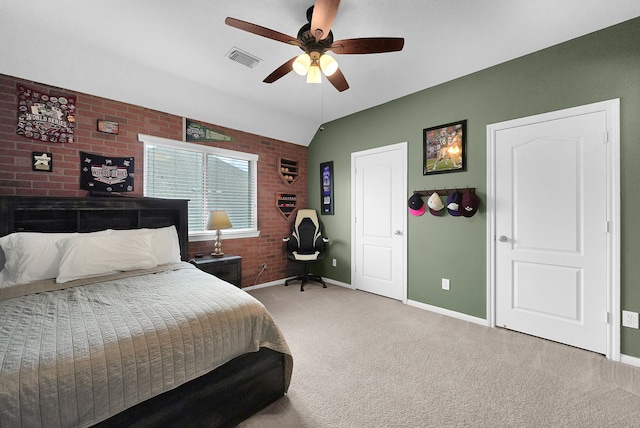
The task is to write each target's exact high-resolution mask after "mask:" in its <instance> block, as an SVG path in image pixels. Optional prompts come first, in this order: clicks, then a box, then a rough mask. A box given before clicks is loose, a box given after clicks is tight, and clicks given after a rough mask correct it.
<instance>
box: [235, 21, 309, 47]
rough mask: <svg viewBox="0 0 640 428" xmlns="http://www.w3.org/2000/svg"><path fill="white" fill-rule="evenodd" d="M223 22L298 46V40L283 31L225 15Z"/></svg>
mask: <svg viewBox="0 0 640 428" xmlns="http://www.w3.org/2000/svg"><path fill="white" fill-rule="evenodd" d="M224 23H225V24H227V25H229V26H231V27H235V28H238V29H240V30H244V31H248V32H249V33H253V34H257V35H258V36H262V37H266V38H267V39H272V40H276V41H278V42H282V43H287V44H289V45H294V46H300V41H299V40H298V39H297V38H295V37H292V36H289V35H287V34H284V33H280V32H278V31H275V30H271V29H269V28H266V27H262V26H260V25H256V24H252V23H250V22H246V21H241V20H239V19H235V18H230V17H227V18H226V19H225V20H224Z"/></svg>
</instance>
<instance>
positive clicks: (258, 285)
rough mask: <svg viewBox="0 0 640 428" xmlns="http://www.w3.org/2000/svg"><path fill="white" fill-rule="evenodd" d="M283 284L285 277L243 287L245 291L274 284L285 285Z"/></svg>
mask: <svg viewBox="0 0 640 428" xmlns="http://www.w3.org/2000/svg"><path fill="white" fill-rule="evenodd" d="M283 284H284V279H277V280H275V281H271V282H263V283H262V284H257V285H250V286H249V287H242V289H243V290H244V291H251V290H257V289H258V288H265V287H273V286H274V285H283Z"/></svg>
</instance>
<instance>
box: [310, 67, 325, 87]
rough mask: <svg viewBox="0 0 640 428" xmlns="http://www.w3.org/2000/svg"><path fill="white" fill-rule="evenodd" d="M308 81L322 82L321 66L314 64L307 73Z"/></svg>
mask: <svg viewBox="0 0 640 428" xmlns="http://www.w3.org/2000/svg"><path fill="white" fill-rule="evenodd" d="M307 83H322V80H321V76H320V67H318V66H317V65H312V66H311V67H309V72H308V73H307Z"/></svg>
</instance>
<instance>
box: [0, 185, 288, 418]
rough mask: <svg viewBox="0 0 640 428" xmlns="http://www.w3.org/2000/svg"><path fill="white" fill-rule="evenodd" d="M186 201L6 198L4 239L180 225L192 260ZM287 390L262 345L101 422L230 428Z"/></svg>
mask: <svg viewBox="0 0 640 428" xmlns="http://www.w3.org/2000/svg"><path fill="white" fill-rule="evenodd" d="M187 202H188V201H187V200H176V199H156V198H132V197H117V196H112V197H87V198H65V197H21V196H0V236H4V235H8V234H10V233H13V232H93V231H97V230H102V229H109V228H110V229H135V228H158V227H166V226H170V225H175V226H176V228H177V230H178V236H179V240H180V253H181V255H182V259H183V260H185V261H186V260H188V258H189V252H188V230H187V227H188V226H187V220H188V209H187ZM284 393H285V380H284V356H283V354H281V353H279V352H275V351H272V350H270V349H266V348H261V349H260V351H259V352H252V353H247V354H244V355H241V356H239V357H237V358H235V359H233V360H231V361H229V362H228V363H226V364H225V365H223V366H221V367H218V368H217V369H215V370H213V371H212V372H209V373H207V374H206V375H204V376H201V377H199V378H197V379H194V380H192V381H190V382H188V383H186V384H183V385H181V386H179V387H178V388H175V389H173V390H171V391H167V392H165V393H163V394H161V395H159V396H156V397H153V398H151V399H149V400H147V401H144V402H142V403H139V404H138V405H136V406H134V407H131V408H129V409H127V410H125V411H124V412H121V413H119V414H116V415H114V416H112V417H111V418H109V419H107V420H105V421H103V422H101V423H99V424H98V425H96V426H99V427H110V426H114V427H116V426H118V427H120V426H140V427H154V426H207V427H231V426H235V425H237V424H239V423H240V422H242V421H243V420H245V419H247V418H248V417H250V416H251V415H253V414H254V413H256V412H258V411H259V410H261V409H263V408H264V407H266V406H267V405H268V404H270V403H272V402H274V401H276V400H277V399H278V398H280V397H282V396H283V395H284Z"/></svg>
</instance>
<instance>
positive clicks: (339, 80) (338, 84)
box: [326, 69, 349, 92]
mask: <svg viewBox="0 0 640 428" xmlns="http://www.w3.org/2000/svg"><path fill="white" fill-rule="evenodd" d="M326 78H327V80H328V81H329V82H331V84H332V85H333V86H334V87H335V88H336V89H337V90H338V91H340V92H342V91H346V90H347V89H349V84H348V83H347V79H345V78H344V74H342V71H340V69H337V70H336V72H335V73H333V74H332V75H331V76H326Z"/></svg>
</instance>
